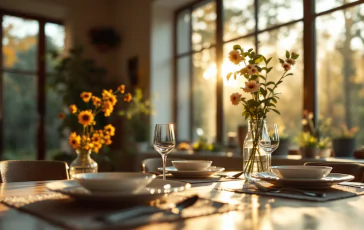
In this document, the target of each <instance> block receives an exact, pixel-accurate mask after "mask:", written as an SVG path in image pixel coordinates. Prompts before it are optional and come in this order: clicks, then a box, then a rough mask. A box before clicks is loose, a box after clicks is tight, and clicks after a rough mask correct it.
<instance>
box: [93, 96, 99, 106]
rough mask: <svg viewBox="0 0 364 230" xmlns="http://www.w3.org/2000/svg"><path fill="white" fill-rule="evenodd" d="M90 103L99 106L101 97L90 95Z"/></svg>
mask: <svg viewBox="0 0 364 230" xmlns="http://www.w3.org/2000/svg"><path fill="white" fill-rule="evenodd" d="M92 103H93V104H94V106H95V107H100V106H101V99H100V98H99V97H95V96H92Z"/></svg>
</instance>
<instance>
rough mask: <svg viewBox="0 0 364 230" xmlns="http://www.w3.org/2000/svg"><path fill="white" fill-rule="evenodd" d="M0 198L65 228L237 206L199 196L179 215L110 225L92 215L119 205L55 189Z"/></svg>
mask: <svg viewBox="0 0 364 230" xmlns="http://www.w3.org/2000/svg"><path fill="white" fill-rule="evenodd" d="M185 198H186V197H182V196H179V195H169V196H167V197H165V198H164V199H162V200H158V201H157V202H154V204H153V205H154V206H157V207H160V208H171V207H172V206H173V205H172V204H174V203H176V202H179V201H181V200H183V199H185ZM1 202H3V203H4V204H6V205H8V206H10V207H13V208H17V209H19V210H22V211H25V212H27V213H30V214H32V215H35V216H37V217H40V218H42V219H45V220H47V221H49V222H51V223H53V224H55V225H58V226H61V227H65V228H68V229H105V228H107V229H113V228H116V229H120V228H122V229H128V228H134V227H137V226H140V225H145V224H150V223H157V222H166V221H168V222H171V221H177V220H181V219H187V218H193V217H199V216H206V215H212V214H216V213H224V212H228V211H233V210H238V208H239V207H238V206H237V205H231V204H226V203H221V202H216V201H212V200H208V199H203V198H200V199H199V200H198V201H197V202H196V203H195V204H194V205H193V206H191V207H189V208H186V209H184V210H183V211H182V213H181V214H180V215H177V214H173V213H169V214H162V213H156V214H153V215H150V216H147V217H146V216H142V217H137V218H133V219H130V220H128V221H124V222H122V223H117V224H112V225H110V224H106V223H104V222H101V221H98V220H96V219H95V217H97V216H99V215H103V214H107V213H110V212H113V211H116V210H121V209H115V208H109V207H92V205H89V206H84V205H83V204H80V203H78V202H76V201H75V200H73V199H71V198H69V197H68V196H66V195H61V194H58V193H48V194H41V195H31V196H26V197H16V196H13V197H6V198H4V199H3V200H1ZM171 205H172V206H171Z"/></svg>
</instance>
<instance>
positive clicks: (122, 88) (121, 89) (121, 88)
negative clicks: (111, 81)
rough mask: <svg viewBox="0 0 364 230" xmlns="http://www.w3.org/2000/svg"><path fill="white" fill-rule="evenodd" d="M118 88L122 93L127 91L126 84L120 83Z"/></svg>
mask: <svg viewBox="0 0 364 230" xmlns="http://www.w3.org/2000/svg"><path fill="white" fill-rule="evenodd" d="M118 90H119V91H120V93H122V94H123V93H124V92H125V85H120V86H119V87H118Z"/></svg>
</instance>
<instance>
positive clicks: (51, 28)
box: [45, 23, 67, 160]
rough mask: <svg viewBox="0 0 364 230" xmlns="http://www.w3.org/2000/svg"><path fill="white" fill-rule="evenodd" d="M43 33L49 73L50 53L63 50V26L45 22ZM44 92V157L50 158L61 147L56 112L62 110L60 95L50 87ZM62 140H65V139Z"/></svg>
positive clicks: (58, 120) (54, 64) (52, 66)
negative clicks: (45, 152)
mask: <svg viewBox="0 0 364 230" xmlns="http://www.w3.org/2000/svg"><path fill="white" fill-rule="evenodd" d="M45 35H46V41H47V44H46V50H47V55H46V56H47V59H46V68H47V69H46V71H47V72H48V73H49V72H53V71H54V67H55V66H56V62H57V61H56V60H54V59H53V58H52V55H51V53H52V52H56V53H59V54H61V53H62V52H63V50H64V42H65V28H64V26H62V25H58V24H53V23H46V24H45ZM47 79H48V77H47ZM47 83H48V82H47ZM46 93H47V95H46V99H47V101H46V121H45V122H46V127H45V132H46V151H47V154H46V158H47V159H49V160H51V159H53V157H54V156H55V155H56V154H58V153H59V151H60V149H61V146H60V145H61V135H60V133H59V127H60V125H61V120H60V119H59V118H58V114H59V113H60V112H61V111H62V97H61V96H60V95H58V94H57V93H56V92H55V91H54V90H53V89H52V88H50V87H47V88H46ZM64 141H66V142H67V140H64Z"/></svg>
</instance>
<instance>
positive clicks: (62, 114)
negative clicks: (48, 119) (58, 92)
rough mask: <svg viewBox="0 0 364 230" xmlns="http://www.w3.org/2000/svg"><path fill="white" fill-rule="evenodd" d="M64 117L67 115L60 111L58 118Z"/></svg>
mask: <svg viewBox="0 0 364 230" xmlns="http://www.w3.org/2000/svg"><path fill="white" fill-rule="evenodd" d="M64 117H65V115H64V113H62V112H60V113H59V114H58V118H59V119H61V120H62V119H64Z"/></svg>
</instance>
